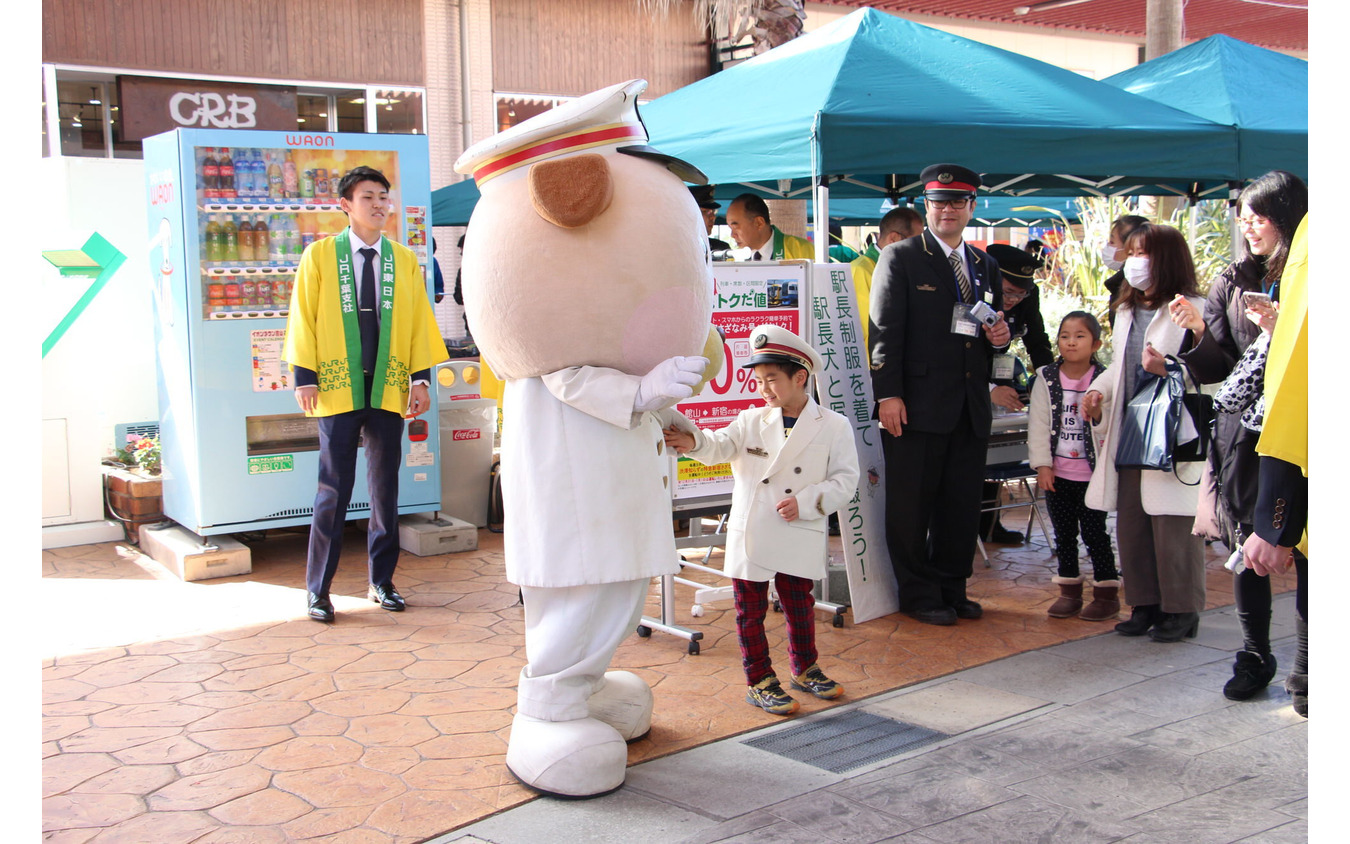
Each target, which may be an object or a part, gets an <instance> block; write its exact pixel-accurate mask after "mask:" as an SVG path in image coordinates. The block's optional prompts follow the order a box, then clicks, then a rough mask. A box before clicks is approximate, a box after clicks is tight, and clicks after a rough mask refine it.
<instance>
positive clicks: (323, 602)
mask: <svg viewBox="0 0 1350 844" xmlns="http://www.w3.org/2000/svg"><path fill="white" fill-rule="evenodd" d="M306 594H307V595H308V596H309V617H310V618H312V619H314V620H315V621H322V622H324V623H326V624H332V623H333V602H332V601H330V600H328V596H327V595H316V594H314V593H313V592H307V593H306Z"/></svg>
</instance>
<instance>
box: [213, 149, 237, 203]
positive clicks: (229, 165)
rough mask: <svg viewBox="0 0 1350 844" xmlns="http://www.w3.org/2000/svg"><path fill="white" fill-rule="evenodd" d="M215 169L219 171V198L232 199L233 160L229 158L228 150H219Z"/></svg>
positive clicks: (233, 194)
mask: <svg viewBox="0 0 1350 844" xmlns="http://www.w3.org/2000/svg"><path fill="white" fill-rule="evenodd" d="M216 166H217V168H218V169H219V171H220V198H221V199H234V198H235V196H236V194H235V191H234V159H232V158H230V148H229V147H221V148H220V160H219V162H217V165H216Z"/></svg>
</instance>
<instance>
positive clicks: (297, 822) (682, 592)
mask: <svg viewBox="0 0 1350 844" xmlns="http://www.w3.org/2000/svg"><path fill="white" fill-rule="evenodd" d="M1015 521H1016V517H1013V518H1012V519H1011V520H1010V522H1009V523H1013V522H1015ZM479 538H480V547H479V549H478V550H477V551H474V552H465V553H460V554H448V555H443V556H437V557H426V558H420V557H415V556H411V555H408V554H404V555H403V557H402V558H401V560H400V563H399V570H398V577H397V580H396V583H397V585H398V587H399V590H400V591H401V592H402V593H403V594H404V595H405V596H406V597H407V599H408V604H409V607H408V611H407V612H404V613H387V612H384V611H382V610H380V609H379V608H378V607H376V606H375V605H374V604H371V603H369V602H368V601H366V600H365V577H364V562H365V561H364V553H363V550H362V549H363V546H364V536H363V534H361V532H360V531H359V530H358V529H356V528H351V529H350V531H349V536H348V541H347V543H346V545H347V549H348V550H347V552H345V553H344V557H343V562H342V568H341V569H340V570H339V572H338V575H337V578H336V580H335V581H334V584H333V594H334V599H335V603H336V606H337V611H338V621H337V623H336V624H334V625H332V626H331V627H329V626H325V625H320V624H317V623H314V622H311V621H309V620H307V619H306V618H305V615H304V582H303V574H304V550H305V533H304V532H303V531H276V532H273V533H271V534H269V535H268V538H266V539H265V540H263V541H256V542H253V543H252V553H253V573H252V574H250V575H247V576H242V577H234V578H221V579H218V580H211V581H202V582H197V583H182V582H180V581H178V580H176V579H174V578H173V577H172V576H171V575H169V574H168V573H167V572H165V571H164V570H163V569H161V568H160V567H159V566H158V565H157V564H155V563H153V562H152V561H149V560H147V559H145V558H143V557H140V556H139V554H138V553H137V552H136V551H135V550H134V549H132V548H130V547H128V546H124V545H118V544H112V543H109V544H102V545H91V546H79V547H74V548H64V549H53V550H49V551H44V552H43V579H42V581H41V583H40V586H39V592H40V595H39V596H38V597H39V600H40V601H41V602H42V603H43V604H44V605H46V606H60V607H61V608H62V612H61V613H60V615H59V616H55V615H53V616H47V617H45V618H46V621H45V622H44V623H43V626H42V628H41V630H40V634H39V645H38V649H39V651H40V653H41V654H42V658H43V663H42V665H43V668H42V706H43V717H42V755H43V763H42V798H43V804H42V818H43V820H42V823H43V829H44V835H45V840H48V841H52V842H65V843H69V844H82V842H109V841H116V842H127V841H135V842H141V841H147V842H155V844H174V842H189V841H191V842H231V841H238V842H250V844H253V843H254V842H262V843H264V844H265V842H271V841H287V840H322V841H326V842H338V844H350V843H351V842H416V841H421V840H424V839H427V838H429V837H432V836H435V835H438V834H441V833H444V832H446V831H448V830H452V829H455V828H456V827H459V826H463V825H465V824H468V823H471V822H473V821H476V820H478V819H481V818H484V817H486V816H489V815H491V814H493V813H495V812H498V811H500V810H502V809H506V808H509V807H512V806H516V805H519V804H521V803H524V802H526V801H528V800H530V799H531V797H532V795H531V794H530V792H528V791H527V790H526V789H524V788H523V787H521V786H520V785H519V784H517V783H516V782H515V781H514V780H513V779H512V778H511V776H510V774H509V773H508V772H507V771H506V769H505V766H504V765H503V757H504V753H505V748H506V738H507V733H508V731H509V725H510V721H511V715H512V707H513V704H514V700H515V689H514V687H515V681H516V677H517V675H518V673H519V671H520V668H521V666H522V665H523V663H524V656H523V639H522V618H521V609H520V606H519V605H518V602H517V591H516V589H515V587H513V586H511V585H510V584H508V583H506V582H505V581H504V580H503V579H502V553H501V541H500V536H498V535H496V534H492V533H490V532H488V531H480V532H479ZM991 552H993V554H994V556H993V559H992V561H991V566H990V567H989V568H985V567H984V566H983V565H982V564H981V563H980V562H979V561H978V560H977V561H976V574H975V577H974V579H973V580H972V583H971V588H970V592H971V595H972V597H974V598H975V599H977V600H979V601H981V602H983V603H984V605H985V609H986V614H985V618H984V619H982V620H980V621H978V622H962V623H961V624H959V625H957V626H955V627H949V628H936V627H930V626H924V625H920V624H918V623H917V622H914V621H912V620H910V619H908V618H905V617H898V616H891V617H886V618H882V619H876V620H873V621H870V622H867V623H866V624H862V625H857V626H855V625H853V624H852V623H851V621H850V622H849V623H848V624H847V625H846V626H845V627H843V628H833V627H831V626H830V625H829V624H828V622H827V621H825V616H823V615H822V616H821V619H822V620H821V623H820V625H819V628H818V630H819V636H818V638H819V646H820V652H821V664H822V665H823V666H824V667H825V668H826V670H827V671H828V672H829V673H830V674H831V675H832V676H834V677H835V678H836V679H838V680H840V681H841V682H843V683H844V684H845V686H846V687H847V689H848V694H847V695H846V696H845V697H844V698H842V699H841V700H840V701H836V702H826V701H818V700H815V699H811V700H803V701H802V710H801V712H802V714H803V715H806V714H810V713H813V712H819V711H822V710H825V709H828V708H830V707H832V706H837V705H841V704H845V703H849V702H853V701H857V700H859V699H862V698H865V697H868V696H872V695H878V694H881V693H884V692H889V691H892V690H895V689H899V688H902V687H905V686H909V685H912V684H915V683H919V682H923V681H928V680H932V679H933V678H937V677H942V676H944V675H947V674H951V673H953V672H956V671H960V670H962V669H966V668H970V667H972V666H977V665H981V664H984V663H988V662H991V661H993V660H997V659H1000V658H1002V657H1006V656H1009V655H1011V654H1016V653H1021V652H1025V651H1030V650H1035V649H1039V648H1043V647H1046V646H1049V645H1053V644H1057V643H1060V642H1065V641H1070V640H1076V639H1082V638H1085V637H1089V636H1092V635H1093V634H1096V633H1099V632H1102V631H1103V630H1104V629H1105V625H1095V624H1091V623H1088V622H1082V621H1078V620H1076V619H1068V620H1056V619H1049V618H1048V617H1046V615H1045V612H1044V611H1045V607H1046V606H1047V605H1048V604H1049V602H1050V601H1051V600H1052V597H1053V596H1052V593H1051V591H1050V586H1049V579H1050V576H1051V574H1052V568H1051V567H1052V565H1053V564H1052V563H1051V562H1050V561H1049V560H1048V549H1047V546H1046V544H1045V543H1044V541H1043V540H1042V539H1041V538H1040V537H1039V535H1038V536H1037V537H1036V539H1035V541H1033V542H1032V543H1030V544H1029V545H1028V546H1025V547H997V546H995V547H991ZM719 554H720V552H715V553H714V555H713V562H714V564H717V563H718V559H717V558H718V556H719ZM1221 563H1222V557H1221V556H1220V555H1219V554H1218V553H1217V552H1216V553H1213V554H1211V557H1210V560H1209V605H1210V606H1220V605H1224V604H1229V603H1231V601H1232V598H1231V591H1230V590H1231V586H1230V576H1229V575H1228V574H1227V573H1226V572H1225V571H1224V570H1223V569H1222V566H1221ZM1291 586H1292V579H1291V578H1284V579H1283V580H1282V582H1281V583H1280V584H1279V587H1280V588H1281V589H1288V588H1290V587H1291ZM676 596H677V600H676V609H677V621H678V622H679V623H680V624H682V625H686V626H690V627H695V628H696V629H700V630H702V631H704V634H705V637H704V639H703V642H702V648H701V653H699V654H698V655H690V654H688V653H687V647H686V643H685V642H684V641H683V640H681V639H677V638H675V637H673V636H669V635H665V634H662V633H660V632H657V633H654V634H653V635H652V637H651V638H647V639H643V638H639V637H636V636H634V637H631V638H630V639H629V640H628V641H626V642H625V643H624V644H623V646H622V647H621V648H620V650H619V652H618V654H617V656H616V659H615V664H616V666H618V667H624V668H629V669H631V670H634V671H636V672H637V673H638V674H640V675H642V676H643V677H644V678H646V679H647V680H648V681H649V682H650V683H651V684H652V686H653V688H654V692H655V696H656V717H655V720H654V723H653V729H652V733H651V735H650V737H648V738H647V739H645V740H643V741H641V742H637V743H635V744H633V745H632V746H631V747H630V751H629V762H630V764H636V763H639V762H642V761H644V760H651V759H655V758H658V757H662V756H665V755H667V754H671V753H673V752H675V751H679V750H684V749H688V748H693V747H696V746H699V745H704V744H707V743H709V742H712V741H715V740H717V739H721V738H725V737H727V736H731V735H735V734H738V733H742V732H745V731H749V730H753V729H756V728H759V727H762V726H764V725H765V724H766V723H769V719H770V716H767V715H765V714H763V713H762V712H760V711H759V710H757V709H754V708H752V707H750V706H747V705H746V703H745V702H744V685H743V679H742V676H741V673H740V660H739V653H738V651H737V648H736V641H735V632H734V627H733V618H732V612H731V611H730V605H729V602H726V603H717V604H712V605H710V606H708V607H707V611H706V614H705V615H704V616H703V617H702V618H698V619H694V618H691V617H690V615H689V607H690V605H691V603H692V590H691V589H689V588H687V587H683V586H680V587H677V592H676ZM649 613H650V614H652V615H655V614H656V613H657V604H656V599H655V596H654V595H653V597H652V599H651V600H650V601H649ZM769 632H770V644H771V647H772V648H773V653H774V654H775V656H776V657H778V658H779V659H780V660H785V659H786V656H785V653H784V649H783V630H782V621H781V617H780V616H772V617H771V619H770V622H769ZM1234 645H1236V642H1235V643H1234Z"/></svg>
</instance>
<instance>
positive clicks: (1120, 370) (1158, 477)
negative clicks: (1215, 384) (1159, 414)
mask: <svg viewBox="0 0 1350 844" xmlns="http://www.w3.org/2000/svg"><path fill="white" fill-rule="evenodd" d="M1186 299H1187V301H1189V302H1190V303H1191V305H1192V306H1194V307H1195V309H1196V311H1197V312H1198V313H1203V312H1204V307H1205V300H1204V299H1202V298H1200V297H1198V296H1187V297H1186ZM1134 317H1135V313H1134V311H1133V309H1131V308H1129V307H1124V306H1122V307H1121V308H1119V309H1118V310H1117V311H1116V324H1115V328H1114V329H1112V332H1111V334H1112V336H1113V337H1115V338H1116V347H1115V358H1114V359H1113V360H1112V361H1111V365H1110V366H1108V367H1107V368H1106V371H1105V372H1103V373H1102V374H1101V375H1098V376H1097V377H1096V379H1094V380H1093V382H1092V386H1091V387H1089V390H1096V391H1098V392H1099V393H1101V394H1102V421H1101V422H1100V423H1099V424H1097V425H1092V426H1091V430H1092V435H1093V436H1094V437H1096V446H1097V466H1096V468H1095V469H1094V470H1093V472H1092V480H1091V481H1089V482H1088V488H1087V495H1086V501H1087V506H1089V507H1091V508H1092V509H1094V510H1105V511H1107V512H1112V511H1114V510H1115V509H1116V490H1117V487H1118V478H1117V474H1116V444H1117V442H1118V440H1117V434H1118V432H1119V430H1120V421H1121V418H1122V416H1123V415H1124V413H1125V405H1127V404H1129V402H1130V398H1131V397H1130V396H1122V395H1121V394H1120V393H1121V388H1122V386H1123V385H1124V383H1125V366H1124V361H1123V357H1124V355H1125V350H1124V349H1125V339H1126V338H1127V337H1129V336H1130V326H1131V324H1133V322H1134ZM1152 317H1153V318H1152V320H1151V321H1150V322H1149V324H1148V328H1147V329H1145V331H1144V342H1145V343H1150V344H1152V346H1153V348H1155V349H1157V350H1158V351H1159V352H1162V353H1163V354H1165V355H1176V354H1178V353H1179V352H1180V351H1181V344H1182V342H1183V341H1184V340H1185V337H1186V329H1184V328H1182V327H1180V326H1179V325H1177V324H1176V323H1174V322H1172V318H1171V317H1170V316H1168V313H1167V307H1166V305H1164V306H1163V307H1160V308H1158V309H1157V310H1155V311H1154V312H1153V314H1152ZM1212 389H1213V388H1210V390H1212ZM1207 392H1208V390H1207ZM1200 467H1201V464H1199V463H1195V464H1193V465H1189V466H1188V465H1186V464H1182V465H1181V466H1180V468H1179V472H1180V474H1181V476H1182V477H1183V478H1185V479H1186V482H1185V483H1183V482H1182V481H1180V480H1178V479H1177V476H1176V475H1175V474H1173V473H1172V472H1161V471H1154V470H1146V471H1143V472H1140V473H1139V498H1140V503H1141V504H1142V505H1143V508H1144V512H1145V513H1148V514H1149V515H1150V516H1194V515H1195V509H1196V504H1197V503H1198V502H1199V499H1200V494H1199V489H1200V488H1199V487H1198V486H1187V484H1191V483H1194V482H1195V480H1196V479H1197V478H1198V477H1199V475H1200Z"/></svg>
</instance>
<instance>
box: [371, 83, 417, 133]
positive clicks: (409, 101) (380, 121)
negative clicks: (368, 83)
mask: <svg viewBox="0 0 1350 844" xmlns="http://www.w3.org/2000/svg"><path fill="white" fill-rule="evenodd" d="M375 125H376V127H377V129H376V131H379V132H384V133H388V134H398V135H421V134H424V133H425V131H426V130H425V127H423V126H422V92H421V91H384V90H379V91H376V92H375Z"/></svg>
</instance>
